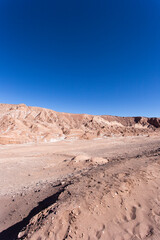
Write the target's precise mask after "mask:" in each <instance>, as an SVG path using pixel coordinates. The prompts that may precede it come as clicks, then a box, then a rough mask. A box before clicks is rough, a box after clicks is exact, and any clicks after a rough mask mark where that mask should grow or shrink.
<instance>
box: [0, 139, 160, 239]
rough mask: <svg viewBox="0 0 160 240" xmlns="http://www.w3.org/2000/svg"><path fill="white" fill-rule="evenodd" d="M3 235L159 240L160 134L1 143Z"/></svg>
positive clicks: (0, 231) (0, 222) (0, 235)
mask: <svg viewBox="0 0 160 240" xmlns="http://www.w3.org/2000/svg"><path fill="white" fill-rule="evenodd" d="M0 239H1V240H3V239H4V240H13V239H33V240H34V239H35V240H44V239H55V240H63V239H74V240H75V239H86V240H89V239H90V240H94V239H105V240H112V239H113V240H129V239H130V240H138V239H154V240H159V239H160V139H159V137H158V136H150V137H147V136H138V137H133V136H132V137H108V138H106V139H96V140H65V141H60V142H55V143H41V144H40V143H39V144H20V145H0Z"/></svg>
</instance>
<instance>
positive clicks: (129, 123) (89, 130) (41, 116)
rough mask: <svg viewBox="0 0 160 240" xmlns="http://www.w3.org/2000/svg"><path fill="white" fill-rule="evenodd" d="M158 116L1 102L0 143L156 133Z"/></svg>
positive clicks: (158, 130)
mask: <svg viewBox="0 0 160 240" xmlns="http://www.w3.org/2000/svg"><path fill="white" fill-rule="evenodd" d="M159 132H160V118H147V117H117V116H109V115H99V116H97V115H88V114H72V113H61V112H56V111H53V110H49V109H45V108H40V107H29V106H26V105H25V104H19V105H14V104H0V144H14V143H17V144H18V143H31V142H54V141H59V140H63V139H77V138H78V139H94V138H105V137H111V136H137V135H146V134H147V135H148V134H149V135H150V134H158V133H159Z"/></svg>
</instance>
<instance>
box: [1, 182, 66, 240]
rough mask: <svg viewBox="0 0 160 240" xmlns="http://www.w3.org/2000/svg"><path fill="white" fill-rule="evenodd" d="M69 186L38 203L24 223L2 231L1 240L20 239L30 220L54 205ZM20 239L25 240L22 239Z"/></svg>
mask: <svg viewBox="0 0 160 240" xmlns="http://www.w3.org/2000/svg"><path fill="white" fill-rule="evenodd" d="M68 185H69V184H67V185H65V186H61V187H59V189H58V191H57V192H56V193H55V194H53V195H52V196H50V197H47V198H45V199H44V200H43V201H41V202H39V203H38V206H36V207H35V208H33V209H32V210H31V211H30V213H29V214H28V216H27V217H25V218H23V219H22V221H20V222H18V223H16V224H14V225H12V226H11V227H9V228H7V229H5V230H4V231H2V232H1V233H0V240H16V239H17V237H18V234H19V232H20V231H21V230H22V229H23V228H25V227H26V226H27V224H28V223H29V221H30V219H31V218H32V217H34V216H35V215H36V214H38V213H39V212H41V211H43V210H44V209H46V208H48V207H49V206H51V205H52V204H54V203H55V202H56V201H57V200H58V197H59V195H60V194H61V193H62V192H64V191H65V188H66V187H67V186H68ZM20 239H23V237H22V238H20Z"/></svg>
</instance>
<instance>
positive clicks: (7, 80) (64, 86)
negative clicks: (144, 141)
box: [0, 0, 160, 117]
mask: <svg viewBox="0 0 160 240" xmlns="http://www.w3.org/2000/svg"><path fill="white" fill-rule="evenodd" d="M0 102H1V103H16V104H17V103H26V104H27V105H31V106H41V107H46V108H51V109H54V110H56V111H64V112H74V113H90V114H110V115H120V116H133V115H134V116H135V115H143V116H144V115H145V116H159V117H160V1H159V0H121V1H120V0H110V1H109V0H104V1H103V0H97V1H96V0H67V1H66V0H45V1H44V0H43V1H42V0H0Z"/></svg>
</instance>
